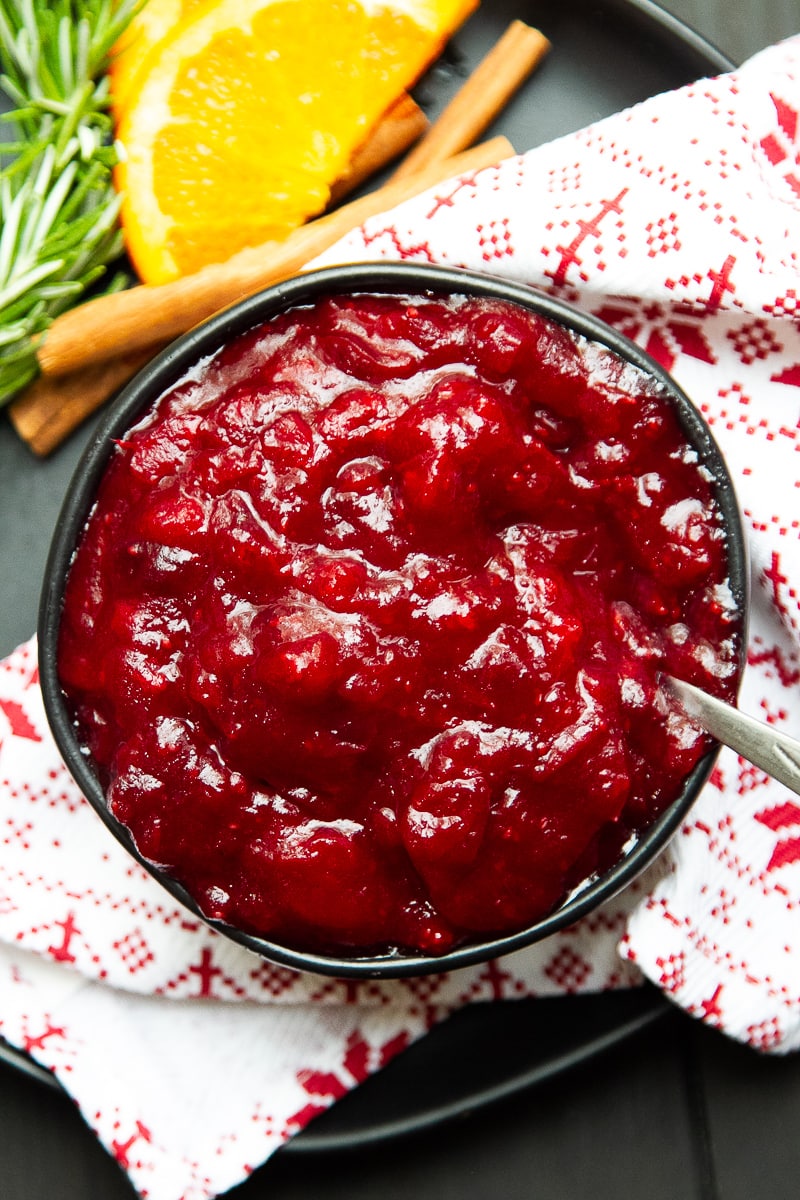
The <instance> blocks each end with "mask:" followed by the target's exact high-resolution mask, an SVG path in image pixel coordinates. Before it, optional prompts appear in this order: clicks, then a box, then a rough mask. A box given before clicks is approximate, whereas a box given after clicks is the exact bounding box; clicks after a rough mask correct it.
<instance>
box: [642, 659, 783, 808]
mask: <svg viewBox="0 0 800 1200" xmlns="http://www.w3.org/2000/svg"><path fill="white" fill-rule="evenodd" d="M662 680H663V682H664V684H665V685H666V687H667V688H668V689H669V690H670V691H671V693H672V695H673V696H675V698H676V699H677V700H678V701H679V703H680V704H681V707H682V708H683V710H684V712H685V713H686V715H687V716H688V717H689V718H691V719H692V720H693V721H695V722H696V723H697V724H698V725H700V726H701V728H703V729H704V730H705V731H706V733H710V734H711V736H712V737H715V738H716V739H717V741H719V742H722V743H723V745H725V746H729V747H730V748H731V750H735V751H736V753H737V754H741V756H742V758H746V759H747V761H748V762H751V763H753V765H754V766H756V767H760V768H761V770H762V771H766V772H767V774H768V775H771V776H772V778H773V779H777V781H778V783H782V784H784V785H785V786H786V787H788V788H789V789H790V790H791V791H793V792H795V793H796V794H797V795H800V741H798V740H797V739H796V738H792V737H787V735H786V734H785V733H780V732H779V731H778V730H777V729H773V728H772V727H771V726H770V725H765V724H764V723H763V722H761V721H756V720H755V719H754V718H753V717H748V716H747V715H746V714H745V713H743V712H741V711H740V710H739V709H738V708H735V707H734V705H732V704H727V703H726V702H725V701H724V700H718V699H717V698H716V696H710V695H709V694H708V692H704V691H702V690H701V689H700V688H698V687H695V686H694V684H693V683H686V682H685V681H684V680H682V679H675V678H674V677H673V676H672V675H663V676H662Z"/></svg>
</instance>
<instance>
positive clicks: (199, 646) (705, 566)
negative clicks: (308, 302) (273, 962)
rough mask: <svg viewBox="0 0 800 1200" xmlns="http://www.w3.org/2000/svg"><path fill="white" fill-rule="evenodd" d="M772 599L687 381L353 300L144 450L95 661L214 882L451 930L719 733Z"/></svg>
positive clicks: (205, 897) (450, 303)
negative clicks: (690, 699) (683, 406)
mask: <svg viewBox="0 0 800 1200" xmlns="http://www.w3.org/2000/svg"><path fill="white" fill-rule="evenodd" d="M738 640H739V635H738V615H737V613H736V612H735V611H734V605H733V601H732V598H731V594H730V590H729V587H728V583H727V548H726V540H725V536H724V532H723V528H722V521H721V517H720V514H719V512H718V510H717V506H716V502H715V499H714V494H713V487H712V484H711V483H710V481H709V475H708V472H707V471H706V470H705V468H704V467H703V466H702V465H701V464H700V462H699V461H698V456H697V453H696V452H695V451H694V450H693V449H692V448H691V447H690V446H689V445H688V444H687V440H686V436H685V434H684V433H683V431H682V429H681V427H680V425H679V422H678V420H677V418H676V416H675V413H674V411H673V409H672V407H671V405H670V403H669V402H668V400H666V399H665V398H664V397H663V396H662V395H661V394H660V393H659V390H658V388H657V387H656V385H654V384H652V383H650V382H649V381H648V380H647V379H646V378H645V377H644V376H643V375H642V374H641V373H640V372H638V371H637V370H635V369H634V368H632V367H630V366H629V365H627V364H625V363H623V362H621V361H620V360H619V359H618V358H616V357H615V356H614V355H612V354H611V353H610V352H609V351H606V350H605V349H603V348H601V347H599V346H596V345H589V344H585V343H583V342H582V341H581V340H580V339H577V338H575V337H573V336H572V335H570V334H568V333H567V332H566V331H564V330H563V329H562V328H561V327H560V326H557V325H554V324H552V323H550V322H548V321H546V320H544V319H543V318H541V317H539V316H537V315H535V314H533V313H531V312H528V311H527V310H524V309H522V308H519V307H517V306H515V305H511V304H508V303H505V302H500V301H495V300H487V299H469V298H465V297H454V298H431V297H413V298H409V297H402V298H400V297H394V296H364V295H357V296H354V297H345V298H341V297H337V298H330V299H327V300H324V301H322V302H320V303H317V304H316V305H314V306H312V307H307V308H298V309H295V310H293V311H290V312H288V313H286V314H283V315H281V316H279V317H278V318H276V319H274V320H273V321H271V322H269V323H268V324H266V325H264V326H262V327H260V328H258V329H256V330H254V331H252V332H250V333H249V334H247V335H246V336H243V337H241V338H239V339H238V340H237V341H235V342H234V343H232V344H231V345H229V346H228V347H227V348H226V349H225V350H223V351H221V352H220V353H219V354H218V355H217V356H216V357H215V358H213V359H212V360H210V361H207V362H206V363H204V364H202V365H201V366H200V367H198V368H197V369H196V370H195V372H194V373H193V374H192V375H191V376H190V377H188V378H186V379H185V380H184V381H182V382H181V383H180V384H179V385H178V386H176V387H175V388H174V389H173V390H172V391H171V392H169V393H168V394H167V395H165V396H163V397H162V398H161V399H160V401H159V402H158V403H157V404H156V406H155V408H154V409H153V410H152V411H151V412H150V413H149V414H148V415H147V417H146V418H145V419H144V420H143V421H142V422H141V423H140V424H139V425H138V426H137V427H136V428H134V429H133V430H132V431H131V432H130V433H129V434H128V435H127V436H126V437H125V438H124V439H123V440H122V441H120V442H119V443H118V445H117V447H116V449H115V451H114V454H113V456H112V459H111V462H110V465H109V467H108V469H107V471H106V473H105V475H104V477H103V480H102V484H101V486H100V489H99V492H98V495H97V502H96V506H95V508H94V509H93V512H92V515H91V517H90V519H89V521H88V524H87V527H86V529H85V531H84V534H83V537H82V541H81V544H80V546H79V549H78V552H77V555H76V558H75V561H74V565H73V567H72V569H71V572H70V576H69V579H68V585H67V592H66V602H65V609H64V613H63V621H62V629H61V638H60V646H59V671H60V676H61V680H62V683H63V686H64V689H65V691H66V694H67V696H68V699H69V703H70V706H71V709H72V711H73V713H74V715H75V719H76V722H77V726H78V729H79V731H80V736H81V739H82V741H83V742H84V744H85V746H86V748H87V750H88V751H89V752H90V753H91V756H92V758H93V759H94V761H95V763H96V764H97V769H98V771H99V772H100V774H101V778H102V780H103V784H104V786H105V787H106V789H107V796H108V803H109V806H110V809H111V811H112V812H113V813H114V814H115V815H116V817H117V818H118V819H119V820H120V821H122V822H123V823H124V824H125V825H126V826H127V827H128V828H129V829H130V831H131V833H132V835H133V837H134V840H135V842H136V845H137V846H138V848H139V850H140V852H141V853H142V855H143V856H144V857H145V858H147V859H148V860H150V861H151V862H153V863H154V864H157V865H159V866H161V867H163V868H164V869H165V870H166V871H167V872H168V873H169V874H170V875H172V876H173V877H174V878H175V879H177V880H179V881H180V882H181V883H183V884H184V885H185V887H186V888H187V889H188V891H189V892H190V893H191V894H192V895H193V897H194V898H195V899H196V901H197V902H198V904H199V905H200V907H201V909H202V911H203V912H204V913H205V914H206V915H207V916H209V917H212V918H220V919H223V920H225V921H227V922H229V923H231V924H232V925H235V926H237V927H239V928H241V929H242V930H245V931H248V932H254V933H257V934H261V935H262V936H265V937H267V938H269V939H271V940H273V941H277V942H282V943H284V944H286V945H290V946H294V947H295V948H301V949H316V950H320V951H322V952H337V953H344V954H357V953H365V952H367V951H370V952H372V951H375V950H378V951H380V950H388V949H391V948H400V949H402V950H405V951H411V952H421V953H425V954H440V953H442V952H444V951H447V950H448V949H450V948H452V947H453V946H454V945H457V944H459V943H462V942H468V941H470V940H477V939H480V938H482V937H486V936H488V935H491V934H500V933H503V932H509V931H515V930H518V929H521V928H523V927H525V926H526V925H528V924H530V923H532V922H533V921H534V920H536V919H538V918H540V917H542V916H544V915H546V914H547V913H548V912H550V911H552V909H553V908H554V907H556V906H557V905H558V904H559V903H560V902H561V901H562V900H563V899H564V898H565V896H566V895H567V894H568V893H569V892H570V891H571V890H574V888H575V887H576V886H578V885H579V884H580V883H581V882H582V881H584V880H585V879H587V878H588V877H590V876H591V875H592V874H593V873H595V872H597V871H600V870H602V869H603V868H605V867H607V866H609V865H611V864H612V863H613V862H614V861H615V860H616V858H617V857H618V856H619V853H620V851H621V848H622V846H623V844H624V843H625V842H626V841H628V840H630V838H631V837H632V835H634V834H635V833H636V832H637V831H641V830H642V829H643V828H644V827H646V826H647V825H648V823H650V822H652V820H653V819H654V818H655V816H656V815H657V814H658V813H659V812H660V811H662V810H663V809H664V808H665V807H666V806H667V805H668V804H669V803H670V802H671V801H672V800H673V799H674V798H675V797H676V796H677V795H678V794H679V793H680V791H681V787H682V783H683V780H684V778H685V776H686V775H687V773H688V772H689V771H690V770H691V768H692V767H693V766H694V765H695V764H696V762H697V761H698V759H699V758H700V757H701V756H702V755H703V754H704V753H705V751H706V750H707V749H708V741H707V740H706V739H705V738H704V737H703V736H702V735H700V734H698V733H697V732H696V731H695V730H694V729H693V728H692V727H691V726H690V725H689V724H688V723H687V721H686V720H685V719H684V718H683V717H682V716H681V715H680V712H679V711H678V710H677V709H676V708H675V706H674V705H673V704H671V702H670V701H669V699H668V698H667V697H666V696H665V694H664V693H663V691H662V690H660V689H659V687H658V686H657V676H658V673H659V672H660V671H663V670H666V671H669V672H673V673H674V674H676V675H680V676H682V677H683V678H685V679H689V680H691V681H692V682H695V683H697V684H699V685H700V686H701V687H704V688H707V689H708V690H710V691H712V692H715V693H717V694H718V695H721V696H724V697H727V698H731V697H732V695H733V691H734V688H735V680H736V674H737V662H738V654H737V647H738Z"/></svg>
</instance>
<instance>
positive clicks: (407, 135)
mask: <svg viewBox="0 0 800 1200" xmlns="http://www.w3.org/2000/svg"><path fill="white" fill-rule="evenodd" d="M428 125H429V121H428V118H427V117H426V116H425V113H424V112H423V111H422V109H421V108H420V106H419V105H418V104H417V102H416V100H414V99H413V97H412V96H409V94H408V92H404V93H403V94H402V96H401V97H400V99H399V100H396V101H395V103H394V104H392V105H391V107H390V108H388V109H387V111H386V112H385V113H384V114H383V116H382V117H381V119H380V121H379V122H378V124H377V125H376V126H375V128H374V129H373V130H372V132H371V133H370V135H369V137H368V138H367V139H366V141H365V142H363V143H362V145H361V146H359V148H358V149H357V150H356V152H355V153H354V154H353V157H352V158H351V159H350V163H349V166H348V168H347V171H346V172H345V174H344V175H342V176H341V177H340V178H339V179H337V181H336V183H334V185H333V187H332V188H331V204H338V203H339V201H340V200H341V199H342V198H343V197H344V196H347V195H348V194H349V193H350V192H353V191H355V189H356V188H357V187H360V185H361V184H362V183H364V182H366V180H367V179H370V178H371V177H372V176H373V175H375V174H377V172H378V171H381V170H383V168H384V167H388V166H389V164H390V163H392V162H394V160H395V159H396V158H399V157H400V155H401V154H403V153H404V152H405V151H406V150H408V148H409V147H410V146H413V145H414V142H416V141H418V140H419V139H420V138H421V137H422V135H423V133H425V131H426V130H427V129H428ZM464 148H465V147H463V146H458V147H456V149H457V150H463V149H464ZM455 152H456V151H455V150H454V151H453V153H455Z"/></svg>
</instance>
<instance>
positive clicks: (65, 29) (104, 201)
mask: <svg viewBox="0 0 800 1200" xmlns="http://www.w3.org/2000/svg"><path fill="white" fill-rule="evenodd" d="M143 2H144V0H0V69H2V74H0V88H2V90H3V91H4V92H5V94H6V95H7V97H8V98H9V100H10V101H11V104H12V105H13V106H14V107H13V110H12V111H11V112H9V113H6V114H3V115H2V116H0V121H2V122H3V123H5V124H6V125H7V126H9V127H10V128H11V130H12V131H13V132H12V134H11V137H7V138H5V139H3V140H2V141H0V405H2V404H4V403H6V402H7V401H8V400H10V399H11V398H12V397H13V396H14V395H15V394H16V393H17V392H18V391H20V389H21V388H23V387H24V386H25V385H26V384H27V383H29V382H30V381H31V380H32V379H33V378H34V377H35V376H36V374H37V373H38V368H37V364H36V344H37V341H38V340H39V339H40V338H41V336H42V334H43V333H44V332H45V331H46V330H47V328H48V326H49V325H50V323H51V321H52V320H53V318H54V317H56V316H58V314H59V313H61V312H63V311H64V310H65V309H66V308H69V307H71V306H72V305H74V304H75V303H77V302H78V301H79V300H80V299H81V298H82V297H83V295H84V293H85V292H86V290H87V289H88V288H89V287H92V286H93V285H95V284H97V283H98V281H100V280H101V279H102V286H101V290H103V291H111V290H116V289H118V288H119V287H121V286H123V285H124V283H125V276H124V274H115V275H114V276H113V277H111V278H110V279H109V278H107V269H108V267H109V265H110V264H111V263H113V262H114V261H115V260H116V259H117V258H119V256H120V254H121V253H122V241H121V235H120V232H119V227H118V224H117V214H118V210H119V199H118V196H117V194H116V192H115V190H114V186H113V183H112V178H111V172H112V169H113V167H114V164H115V163H116V161H117V148H116V147H115V145H114V143H113V134H112V125H111V118H110V116H109V113H108V100H109V95H108V92H109V88H108V76H107V68H108V63H109V55H110V52H111V49H112V47H113V45H114V43H115V42H116V40H117V38H118V37H119V36H120V34H121V33H122V32H123V31H124V29H125V28H126V27H127V25H128V23H129V22H130V20H131V18H132V16H133V15H134V13H135V12H136V11H137V9H139V8H140V7H141V5H142V3H143Z"/></svg>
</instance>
